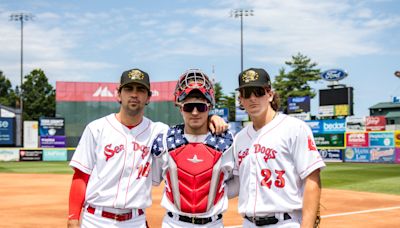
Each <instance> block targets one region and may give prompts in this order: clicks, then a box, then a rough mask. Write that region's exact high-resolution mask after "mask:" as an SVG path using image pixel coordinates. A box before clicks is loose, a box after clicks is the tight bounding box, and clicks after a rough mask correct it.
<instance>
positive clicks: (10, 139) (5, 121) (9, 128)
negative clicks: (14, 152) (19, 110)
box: [0, 117, 15, 145]
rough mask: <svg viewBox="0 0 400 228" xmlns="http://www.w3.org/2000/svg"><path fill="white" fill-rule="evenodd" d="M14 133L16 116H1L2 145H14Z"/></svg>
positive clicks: (0, 135)
mask: <svg viewBox="0 0 400 228" xmlns="http://www.w3.org/2000/svg"><path fill="white" fill-rule="evenodd" d="M14 134H15V128H14V118H6V117H0V145H14V144H15V139H14V138H15V137H14Z"/></svg>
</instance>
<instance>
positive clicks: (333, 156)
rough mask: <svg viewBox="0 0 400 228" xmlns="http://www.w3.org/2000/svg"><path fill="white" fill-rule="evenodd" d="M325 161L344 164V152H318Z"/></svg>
mask: <svg viewBox="0 0 400 228" xmlns="http://www.w3.org/2000/svg"><path fill="white" fill-rule="evenodd" d="M318 151H319V153H320V154H321V157H322V158H323V159H324V161H329V162H342V161H343V150H341V149H320V150H318Z"/></svg>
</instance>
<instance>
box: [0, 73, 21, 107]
mask: <svg viewBox="0 0 400 228" xmlns="http://www.w3.org/2000/svg"><path fill="white" fill-rule="evenodd" d="M0 104H2V105H5V106H9V107H13V108H16V107H17V105H18V107H19V97H18V95H17V94H16V92H15V91H14V90H13V89H12V85H11V82H10V80H9V79H7V78H6V76H5V75H3V71H0Z"/></svg>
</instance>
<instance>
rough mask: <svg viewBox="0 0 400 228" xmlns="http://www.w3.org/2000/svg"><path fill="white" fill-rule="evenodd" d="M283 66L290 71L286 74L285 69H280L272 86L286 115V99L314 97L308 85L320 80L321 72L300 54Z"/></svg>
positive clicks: (313, 91) (313, 92)
mask: <svg viewBox="0 0 400 228" xmlns="http://www.w3.org/2000/svg"><path fill="white" fill-rule="evenodd" d="M285 64H286V65H288V66H289V67H291V68H292V71H290V72H287V73H286V72H285V68H281V69H280V70H279V74H278V75H277V76H276V77H275V81H274V82H273V83H272V86H273V88H274V89H275V91H277V92H278V93H279V96H280V98H281V107H282V110H283V111H284V112H285V113H287V99H288V97H302V96H309V97H310V98H314V97H315V95H316V92H315V90H314V89H313V88H311V86H310V84H309V83H310V82H315V81H318V80H320V79H321V78H320V76H319V75H320V73H321V71H320V69H317V68H316V66H317V63H315V62H311V59H310V58H308V57H307V56H305V55H302V54H301V53H298V54H297V55H295V56H292V59H291V61H287V62H285Z"/></svg>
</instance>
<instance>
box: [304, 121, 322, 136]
mask: <svg viewBox="0 0 400 228" xmlns="http://www.w3.org/2000/svg"><path fill="white" fill-rule="evenodd" d="M305 122H306V124H307V125H308V126H309V127H310V128H311V131H312V133H317V134H318V133H322V123H321V121H320V120H306V121H305Z"/></svg>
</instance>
